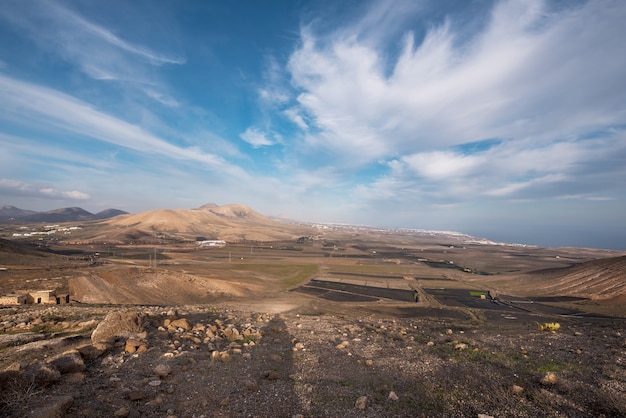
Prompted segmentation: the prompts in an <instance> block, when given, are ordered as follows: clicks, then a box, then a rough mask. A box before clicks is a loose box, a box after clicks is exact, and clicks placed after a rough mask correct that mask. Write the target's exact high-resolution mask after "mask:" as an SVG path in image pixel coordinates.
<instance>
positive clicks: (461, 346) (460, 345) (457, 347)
mask: <svg viewBox="0 0 626 418" xmlns="http://www.w3.org/2000/svg"><path fill="white" fill-rule="evenodd" d="M454 349H455V350H458V351H463V350H467V344H465V343H458V344H457V345H455V346H454Z"/></svg>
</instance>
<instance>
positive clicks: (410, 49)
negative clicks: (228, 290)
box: [0, 0, 626, 249]
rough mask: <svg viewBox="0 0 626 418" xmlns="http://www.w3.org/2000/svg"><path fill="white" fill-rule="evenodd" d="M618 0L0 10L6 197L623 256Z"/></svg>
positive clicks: (15, 6)
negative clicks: (462, 236) (235, 206)
mask: <svg viewBox="0 0 626 418" xmlns="http://www.w3.org/2000/svg"><path fill="white" fill-rule="evenodd" d="M625 21H626V3H625V2H622V1H609V0H607V1H603V0H597V1H540V0H524V1H488V0H477V1H439V0H432V1H426V0H425V1H416V0H410V1H400V0H398V1H369V2H368V1H342V2H337V1H326V0H320V1H267V2H261V1H252V0H249V1H247V0H242V1H176V2H172V1H156V0H150V1H132V2H129V1H107V2H106V4H105V3H102V2H93V1H87V0H84V1H83V0H76V1H36V0H3V2H2V7H0V147H1V148H0V149H1V150H2V152H1V153H0V204H3V205H7V204H12V205H15V206H18V207H21V208H24V209H33V210H50V209H55V208H59V207H67V206H81V207H83V208H85V209H87V210H90V211H92V212H97V211H100V210H102V209H105V208H109V207H114V208H119V209H123V210H127V211H129V212H140V211H145V210H151V209H158V208H194V207H198V206H200V205H202V204H204V203H207V202H214V203H217V204H227V203H242V204H246V205H248V206H250V207H252V208H253V209H255V210H257V211H259V212H261V213H263V214H266V215H275V216H280V215H284V216H288V217H290V218H294V219H300V220H307V221H318V222H343V223H358V224H367V225H375V226H385V227H409V228H424V229H440V230H441V229H443V230H455V231H460V232H465V233H470V234H473V235H477V236H480V237H487V238H490V239H494V240H501V241H507V242H519V243H527V244H538V245H547V246H565V245H576V246H591V247H601V248H617V249H626V186H625V185H626V43H625V42H624V40H625V39H626V25H624V24H623V22H625Z"/></svg>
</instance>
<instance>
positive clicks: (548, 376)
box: [541, 372, 557, 386]
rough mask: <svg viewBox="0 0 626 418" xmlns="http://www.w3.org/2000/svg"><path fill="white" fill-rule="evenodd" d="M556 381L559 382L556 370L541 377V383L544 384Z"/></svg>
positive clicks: (551, 383) (547, 384) (548, 384)
mask: <svg viewBox="0 0 626 418" xmlns="http://www.w3.org/2000/svg"><path fill="white" fill-rule="evenodd" d="M556 382H557V377H556V373H554V372H547V373H546V374H545V375H544V376H543V377H542V378H541V384H542V385H546V386H551V385H554V384H556Z"/></svg>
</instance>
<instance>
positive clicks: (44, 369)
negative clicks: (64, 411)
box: [24, 362, 61, 387]
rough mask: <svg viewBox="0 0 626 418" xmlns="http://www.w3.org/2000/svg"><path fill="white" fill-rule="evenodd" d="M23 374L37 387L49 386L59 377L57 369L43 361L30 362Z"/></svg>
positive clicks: (59, 373)
mask: <svg viewBox="0 0 626 418" xmlns="http://www.w3.org/2000/svg"><path fill="white" fill-rule="evenodd" d="M24 374H25V376H26V377H27V378H28V379H29V380H30V381H31V382H33V383H35V384H36V385H37V386H39V387H46V386H50V385H51V384H53V383H56V382H58V381H59V379H60V378H61V372H60V371H59V370H57V369H56V368H55V367H54V366H52V365H50V364H46V363H43V362H36V363H33V364H31V365H30V366H29V367H28V369H26V372H25V373H24Z"/></svg>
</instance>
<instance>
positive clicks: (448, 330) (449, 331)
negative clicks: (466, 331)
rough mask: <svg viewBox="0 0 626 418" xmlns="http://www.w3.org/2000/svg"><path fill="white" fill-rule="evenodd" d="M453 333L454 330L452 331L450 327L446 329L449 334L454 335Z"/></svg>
mask: <svg viewBox="0 0 626 418" xmlns="http://www.w3.org/2000/svg"><path fill="white" fill-rule="evenodd" d="M453 333H454V331H452V330H451V329H450V328H448V329H447V330H446V334H448V335H452V334H453Z"/></svg>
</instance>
